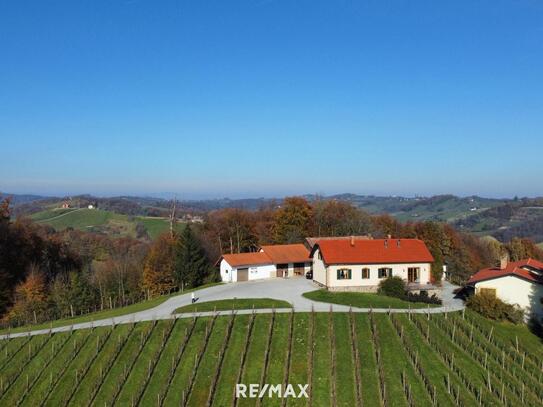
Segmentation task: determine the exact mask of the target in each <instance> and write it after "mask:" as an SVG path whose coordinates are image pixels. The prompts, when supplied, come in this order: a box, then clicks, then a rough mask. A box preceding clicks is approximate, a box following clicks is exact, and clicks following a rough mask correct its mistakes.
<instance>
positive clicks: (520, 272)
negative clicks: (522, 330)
mask: <svg viewBox="0 0 543 407" xmlns="http://www.w3.org/2000/svg"><path fill="white" fill-rule="evenodd" d="M468 286H471V287H473V288H474V289H475V294H479V293H487V294H490V295H493V296H496V297H497V298H499V299H500V300H502V301H504V302H507V303H509V304H513V305H518V306H520V307H521V308H522V309H523V310H524V312H525V315H526V316H527V317H530V316H532V315H533V316H535V317H536V318H538V319H539V320H540V321H542V320H543V263H542V262H540V261H537V260H534V259H526V260H519V261H514V262H502V264H501V265H500V267H490V268H486V269H483V270H480V271H479V272H477V273H475V274H474V275H473V276H471V278H470V279H469V281H468Z"/></svg>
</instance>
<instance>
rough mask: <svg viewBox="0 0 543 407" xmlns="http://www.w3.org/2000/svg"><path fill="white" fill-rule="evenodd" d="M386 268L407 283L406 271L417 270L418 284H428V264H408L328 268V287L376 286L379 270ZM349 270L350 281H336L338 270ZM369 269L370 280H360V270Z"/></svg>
mask: <svg viewBox="0 0 543 407" xmlns="http://www.w3.org/2000/svg"><path fill="white" fill-rule="evenodd" d="M383 267H387V268H391V269H392V276H398V277H401V278H402V279H404V280H405V281H407V269H408V268H409V267H418V268H419V281H418V282H419V283H420V284H427V283H429V282H430V264H429V263H410V264H366V265H363V264H344V265H339V264H338V265H336V264H335V265H332V266H328V285H329V286H330V287H348V286H378V285H379V283H380V282H381V280H382V279H381V278H379V271H378V270H379V269H380V268H383ZM343 268H346V269H351V270H352V272H351V276H352V278H351V279H350V280H338V279H337V270H338V269H343ZM363 268H369V269H370V278H368V279H363V278H362V269H363Z"/></svg>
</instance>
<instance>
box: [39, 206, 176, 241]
mask: <svg viewBox="0 0 543 407" xmlns="http://www.w3.org/2000/svg"><path fill="white" fill-rule="evenodd" d="M30 217H31V219H33V220H34V221H35V222H37V223H40V224H47V225H49V226H52V227H53V228H55V229H57V230H64V229H66V228H73V229H78V230H82V231H87V232H96V233H106V234H108V235H111V236H119V237H122V236H130V237H135V238H146V235H147V236H148V237H149V238H150V239H155V238H156V237H157V236H158V235H160V234H161V233H163V232H166V231H167V230H168V229H169V220H168V219H167V218H162V217H147V216H128V215H121V214H118V213H114V212H111V211H105V210H102V209H88V208H74V209H62V208H51V209H47V210H44V211H40V212H36V213H34V214H32V215H31V216H30ZM182 225H183V223H178V224H177V228H178V229H179V228H182ZM179 230H180V229H179Z"/></svg>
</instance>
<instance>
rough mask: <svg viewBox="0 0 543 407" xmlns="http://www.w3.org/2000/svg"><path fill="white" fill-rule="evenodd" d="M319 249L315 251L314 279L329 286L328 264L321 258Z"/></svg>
mask: <svg viewBox="0 0 543 407" xmlns="http://www.w3.org/2000/svg"><path fill="white" fill-rule="evenodd" d="M319 251H320V250H319V249H317V250H315V253H313V281H316V282H317V283H319V284H322V285H324V286H327V285H328V284H327V282H326V266H325V265H324V262H323V261H322V260H321V259H319Z"/></svg>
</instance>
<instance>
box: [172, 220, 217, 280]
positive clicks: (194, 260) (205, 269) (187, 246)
mask: <svg viewBox="0 0 543 407" xmlns="http://www.w3.org/2000/svg"><path fill="white" fill-rule="evenodd" d="M212 271H213V270H212V268H211V265H210V264H209V261H208V259H207V257H206V254H205V251H204V249H203V247H202V245H201V244H200V241H199V240H198V239H197V238H196V236H195V235H194V233H193V231H192V228H191V227H190V225H187V226H186V227H185V228H184V229H183V231H182V232H181V236H180V238H179V240H178V243H177V248H176V265H175V280H176V283H177V285H178V287H179V288H180V289H181V290H184V289H185V288H192V287H197V286H199V285H202V284H203V283H204V282H205V281H206V280H207V279H208V278H209V276H210V274H211V273H212Z"/></svg>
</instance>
